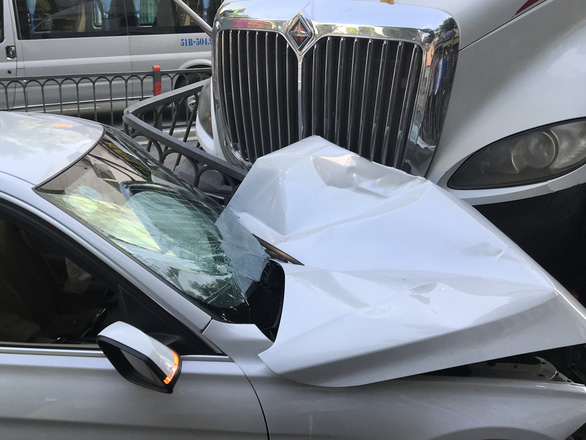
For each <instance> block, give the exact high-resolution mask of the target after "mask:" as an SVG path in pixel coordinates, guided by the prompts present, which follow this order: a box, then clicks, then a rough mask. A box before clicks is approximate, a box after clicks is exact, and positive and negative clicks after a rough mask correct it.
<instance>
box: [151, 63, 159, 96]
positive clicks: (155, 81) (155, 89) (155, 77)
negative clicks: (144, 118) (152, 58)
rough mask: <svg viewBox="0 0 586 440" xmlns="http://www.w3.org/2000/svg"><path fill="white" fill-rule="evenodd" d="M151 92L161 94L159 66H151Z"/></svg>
mask: <svg viewBox="0 0 586 440" xmlns="http://www.w3.org/2000/svg"><path fill="white" fill-rule="evenodd" d="M153 94H154V95H155V96H158V95H160V94H161V66H153Z"/></svg>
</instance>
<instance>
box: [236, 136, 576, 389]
mask: <svg viewBox="0 0 586 440" xmlns="http://www.w3.org/2000/svg"><path fill="white" fill-rule="evenodd" d="M229 208H230V209H232V210H233V211H234V212H235V213H236V214H237V215H238V216H239V217H240V219H241V221H242V222H243V223H244V225H245V226H246V227H247V228H248V229H249V230H251V231H252V232H253V233H254V234H256V235H258V236H259V237H261V238H263V239H265V240H267V241H269V242H271V243H273V244H274V245H275V246H277V247H279V248H280V249H282V250H283V251H285V252H286V253H288V254H290V255H291V256H293V257H295V258H296V259H298V260H300V261H301V262H302V263H303V264H304V266H295V265H291V264H283V267H284V270H285V274H286V282H285V300H284V307H283V313H282V317H281V323H280V327H279V332H278V335H277V339H276V341H275V342H274V344H273V345H272V347H271V348H269V349H268V350H266V351H264V352H263V353H261V354H260V357H261V358H262V360H263V361H264V362H265V363H266V365H267V366H268V367H269V368H271V369H272V370H273V371H275V372H276V373H278V374H282V375H285V376H286V377H288V378H290V379H293V380H296V381H299V382H302V383H307V384H313V385H323V386H354V385H362V384H366V383H373V382H378V381H383V380H388V379H394V378H399V377H404V376H410V375H415V374H419V373H425V372H429V371H434V370H439V369H444V368H449V367H454V366H458V365H465V364H469V363H474V362H480V361H484V360H490V359H495V358H500V357H505V356H511V355H515V354H521V353H528V352H532V351H537V350H544V349H549V348H554V347H561V346H567V345H573V344H578V343H584V342H586V318H585V314H586V311H585V310H584V309H583V308H582V306H581V305H580V304H579V303H578V302H577V301H576V300H575V299H574V298H573V297H572V296H571V295H570V294H568V293H567V292H566V291H565V290H564V289H563V288H562V287H561V286H559V284H558V283H557V282H555V280H553V279H552V278H551V277H549V275H547V274H546V273H545V272H544V271H543V269H541V268H540V267H539V266H538V265H537V264H536V263H535V262H534V261H533V260H531V259H530V258H529V257H528V256H527V255H526V254H525V253H524V252H523V251H522V250H520V249H519V248H518V247H517V246H516V245H515V244H514V243H512V242H511V241H510V240H509V239H508V238H507V237H505V236H504V235H503V234H502V233H501V232H500V231H498V230H497V229H496V228H495V227H494V226H492V225H491V224H490V223H489V222H488V221H487V220H485V219H484V218H483V217H482V216H480V215H479V214H478V213H477V212H476V211H474V210H473V209H472V208H470V207H469V206H468V205H465V204H464V203H463V202H461V201H459V200H457V199H455V198H454V197H452V196H451V195H449V194H448V193H447V192H445V191H444V190H442V189H440V188H439V187H437V186H436V185H435V184H433V183H431V182H429V181H427V180H425V179H422V178H417V177H413V176H410V175H408V174H405V173H403V172H401V171H398V170H395V169H392V168H388V167H384V166H382V165H378V164H375V163H371V162H369V161H367V160H365V159H363V158H360V157H359V156H357V155H355V154H353V153H350V152H348V151H347V150H344V149H342V148H339V147H337V146H335V145H333V144H331V143H329V142H327V141H325V140H323V139H321V138H319V137H312V138H309V139H305V140H303V141H300V142H298V143H297V144H294V145H292V146H290V147H287V148H285V149H283V150H280V151H279V152H277V153H273V154H270V155H268V156H265V157H263V158H261V159H259V160H258V161H257V162H256V163H255V165H254V166H253V167H252V169H251V171H250V172H249V173H248V175H247V177H246V179H245V180H244V182H243V183H242V185H241V186H240V188H239V190H238V192H237V193H236V195H235V196H234V198H233V199H232V201H231V202H230V204H229Z"/></svg>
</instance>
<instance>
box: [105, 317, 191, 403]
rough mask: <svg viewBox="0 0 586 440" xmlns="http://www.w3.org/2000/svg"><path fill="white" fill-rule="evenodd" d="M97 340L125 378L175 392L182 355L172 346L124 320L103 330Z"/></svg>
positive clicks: (158, 389) (138, 383)
mask: <svg viewBox="0 0 586 440" xmlns="http://www.w3.org/2000/svg"><path fill="white" fill-rule="evenodd" d="M97 342H98V345H99V346H100V348H101V350H102V351H103V352H104V354H105V355H106V357H107V358H108V360H109V361H110V362H111V363H112V365H114V368H116V370H117V371H118V373H120V374H121V375H122V377H124V378H125V379H126V380H128V381H130V382H132V383H134V384H136V385H141V386H143V387H146V388H150V389H152V390H155V391H160V392H162V393H168V394H170V393H172V392H173V387H174V386H175V384H176V383H177V379H178V378H179V373H180V372H181V359H180V358H179V356H178V355H177V353H175V352H174V351H173V350H171V349H170V348H169V347H167V346H165V345H163V344H161V343H160V342H159V341H157V340H156V339H153V338H151V337H150V336H148V335H147V334H145V333H143V332H141V331H140V330H139V329H137V328H135V327H133V326H131V325H129V324H126V323H124V322H121V321H118V322H115V323H114V324H111V325H109V326H108V327H106V328H105V329H104V330H102V331H101V332H100V334H98V336H97Z"/></svg>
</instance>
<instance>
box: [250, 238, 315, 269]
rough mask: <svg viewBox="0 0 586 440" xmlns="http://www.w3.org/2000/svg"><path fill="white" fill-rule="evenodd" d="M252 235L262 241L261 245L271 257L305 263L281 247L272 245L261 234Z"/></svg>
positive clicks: (287, 261) (293, 262)
mask: <svg viewBox="0 0 586 440" xmlns="http://www.w3.org/2000/svg"><path fill="white" fill-rule="evenodd" d="M252 236H253V237H254V238H256V239H257V240H258V242H259V243H260V245H261V246H262V247H264V248H265V250H266V252H267V254H269V255H270V256H271V257H273V258H275V259H276V260H280V261H285V262H286V263H291V264H297V265H298V266H303V265H304V264H303V263H302V262H301V261H299V260H298V259H296V258H293V257H292V256H291V255H289V254H288V253H286V252H283V251H282V250H281V249H279V248H278V247H276V246H274V245H272V244H271V243H269V242H268V241H265V240H263V239H262V238H260V237H259V236H257V235H254V234H252Z"/></svg>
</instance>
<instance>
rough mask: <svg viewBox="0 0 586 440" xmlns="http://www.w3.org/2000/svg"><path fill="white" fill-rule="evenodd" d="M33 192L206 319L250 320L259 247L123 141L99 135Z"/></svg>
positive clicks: (234, 221)
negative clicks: (94, 233)
mask: <svg viewBox="0 0 586 440" xmlns="http://www.w3.org/2000/svg"><path fill="white" fill-rule="evenodd" d="M36 190H37V192H38V193H39V194H41V195H42V196H43V197H44V198H46V199H47V200H49V201H50V202H52V203H54V204H55V205H57V206H58V207H59V208H61V209H62V210H64V211H65V212H67V213H69V214H70V215H72V216H74V217H76V218H77V219H79V220H80V221H81V222H82V223H84V224H86V225H88V226H89V227H91V228H92V229H94V230H95V231H97V232H98V233H99V234H100V235H102V236H103V237H105V238H107V239H108V240H109V241H110V242H111V243H113V244H114V245H115V246H117V247H118V248H120V249H122V250H123V251H125V252H126V253H127V254H129V255H130V256H131V257H133V258H134V259H135V260H137V261H139V262H140V263H141V264H142V265H143V266H145V267H146V268H148V269H149V270H150V271H152V272H153V273H155V274H156V275H158V276H159V277H160V278H162V279H163V280H165V281H166V282H167V283H169V284H171V285H172V286H173V287H175V288H176V289H177V290H178V291H179V292H180V293H181V294H183V295H184V296H185V297H187V298H188V299H189V300H191V301H192V302H194V303H196V304H197V305H199V306H201V307H202V308H203V309H204V310H206V311H207V312H208V313H210V314H211V315H212V316H214V317H216V318H219V319H222V320H225V321H229V322H243V323H249V322H253V321H254V311H253V310H251V305H250V301H249V299H250V296H251V295H253V294H254V293H255V292H258V291H259V290H260V291H263V290H266V289H262V288H261V289H259V285H262V283H263V273H265V272H266V270H265V269H266V267H267V263H268V256H267V254H266V253H265V252H264V250H263V248H262V247H261V246H260V244H259V243H258V241H257V240H256V239H255V238H254V237H253V236H252V234H251V233H250V232H249V231H248V230H246V229H245V228H244V227H243V226H242V225H241V224H240V222H239V220H238V218H237V217H236V215H235V214H233V213H232V212H231V211H229V210H227V209H224V208H223V207H222V206H221V205H219V204H218V203H216V202H215V201H214V200H213V199H211V198H209V197H208V196H206V195H204V194H203V193H201V192H199V191H198V190H197V189H195V188H193V187H191V186H189V185H187V184H186V183H184V182H183V181H181V180H180V179H178V178H177V177H176V176H174V175H173V174H172V173H171V172H170V171H168V170H167V169H166V168H164V167H163V166H162V165H160V164H159V163H157V162H155V161H154V160H153V159H152V158H150V156H148V155H147V154H144V153H143V152H141V151H140V150H139V149H138V148H136V147H135V146H134V144H133V141H132V140H130V139H128V138H126V137H125V136H124V135H121V134H120V133H118V132H116V131H114V130H109V129H107V130H106V134H105V136H104V137H103V139H102V140H101V141H100V142H99V143H98V144H97V145H96V146H95V147H94V148H93V149H92V150H91V151H90V152H89V153H87V154H86V155H85V156H84V157H82V158H81V159H80V160H79V161H77V162H76V163H74V164H73V165H72V166H70V167H69V168H68V169H67V170H65V171H64V172H62V173H61V174H59V175H57V176H56V177H54V178H52V179H51V180H49V181H48V182H46V183H44V184H43V185H41V186H40V187H38V188H37V189H36ZM275 313H276V312H275Z"/></svg>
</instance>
